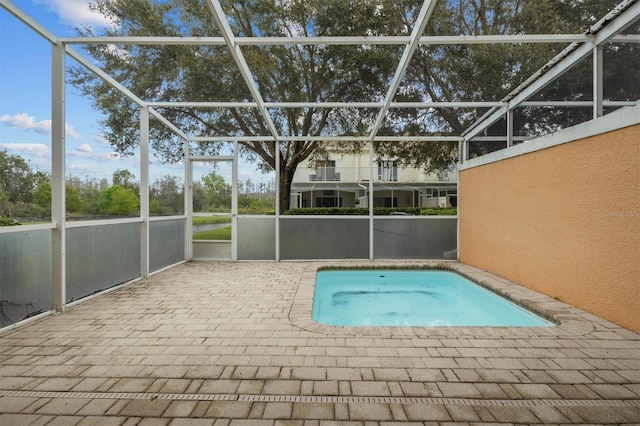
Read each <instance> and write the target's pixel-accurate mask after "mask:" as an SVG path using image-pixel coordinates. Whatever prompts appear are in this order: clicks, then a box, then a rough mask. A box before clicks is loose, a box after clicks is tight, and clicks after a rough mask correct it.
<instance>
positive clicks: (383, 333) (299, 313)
mask: <svg viewBox="0 0 640 426" xmlns="http://www.w3.org/2000/svg"><path fill="white" fill-rule="evenodd" d="M345 269H408V270H442V271H449V272H454V273H457V274H459V275H461V276H463V277H464V278H466V279H468V280H470V281H472V282H474V283H476V284H478V285H480V286H482V287H483V288H485V289H487V290H489V291H491V292H493V293H495V294H497V295H499V296H501V297H504V298H505V299H507V300H509V301H510V302H512V303H515V304H517V305H519V306H521V307H523V308H526V309H529V310H531V311H532V312H534V313H536V314H537V315H540V316H542V317H543V318H545V319H546V320H548V321H551V322H553V323H554V324H555V326H550V327H496V326H492V327H468V326H440V327H427V326H417V327H409V326H407V327H395V326H376V327H373V326H365V327H363V326H333V325H326V324H322V323H318V322H316V321H314V320H313V319H312V309H313V297H314V294H315V281H316V274H317V272H319V271H322V270H345ZM587 315H588V314H587V313H586V312H584V311H581V310H580V309H578V308H575V307H573V306H571V305H568V304H566V303H564V302H561V301H558V300H556V299H553V298H551V297H549V296H546V295H544V294H541V293H538V292H536V291H534V290H530V289H528V288H525V287H523V286H521V285H519V284H517V283H514V282H512V281H509V280H506V279H504V278H501V277H499V276H496V275H494V274H491V273H488V272H486V271H483V270H481V269H478V268H475V267H472V266H469V265H466V264H462V263H459V262H450V261H447V262H441V261H412V262H406V261H397V262H394V261H374V262H344V263H343V262H339V263H337V264H336V263H333V262H313V263H310V264H309V265H308V266H307V267H305V269H304V272H303V273H302V274H301V276H300V279H299V282H298V289H297V291H296V294H295V297H294V300H293V304H292V307H291V310H290V312H289V320H290V321H291V322H292V323H293V324H294V325H295V326H297V327H299V328H302V329H304V330H307V331H311V332H314V333H320V334H325V335H334V336H380V337H411V336H415V337H418V336H420V337H424V336H447V337H464V336H474V337H478V336H486V337H512V338H521V337H547V338H549V337H551V338H552V337H554V336H576V335H584V334H587V333H589V332H592V331H593V330H594V325H593V323H592V322H591V321H589V319H588V318H587Z"/></svg>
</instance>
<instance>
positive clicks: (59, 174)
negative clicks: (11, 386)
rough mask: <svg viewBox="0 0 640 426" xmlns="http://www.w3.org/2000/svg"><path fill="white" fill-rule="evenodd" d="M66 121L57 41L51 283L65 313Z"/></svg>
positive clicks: (60, 51) (61, 50)
mask: <svg viewBox="0 0 640 426" xmlns="http://www.w3.org/2000/svg"><path fill="white" fill-rule="evenodd" d="M65 120H66V119H65V49H64V45H63V44H62V43H58V44H54V45H53V60H52V70H51V221H52V222H53V225H54V228H53V231H52V235H51V245H52V247H51V283H52V286H53V288H52V305H53V306H52V307H53V309H54V310H55V311H57V312H64V311H65V308H66V302H67V300H66V299H67V274H66V262H67V259H66V257H67V247H66V246H67V238H66V205H65V191H66V189H65V145H66V144H65V137H66V135H65ZM78 261H79V260H78Z"/></svg>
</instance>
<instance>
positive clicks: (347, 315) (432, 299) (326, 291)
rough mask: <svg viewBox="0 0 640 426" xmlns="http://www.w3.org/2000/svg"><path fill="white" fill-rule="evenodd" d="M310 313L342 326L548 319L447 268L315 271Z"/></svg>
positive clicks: (517, 323)
mask: <svg viewBox="0 0 640 426" xmlns="http://www.w3.org/2000/svg"><path fill="white" fill-rule="evenodd" d="M313 319H314V320H315V321H317V322H320V323H323V324H328V325H345V326H503V327H505V326H508V327H549V326H553V325H554V324H553V323H551V322H549V321H546V320H544V319H542V318H540V317H538V316H537V315H535V314H533V313H531V312H529V311H527V310H525V309H523V308H521V307H519V306H517V305H515V304H513V303H511V302H509V301H508V300H506V299H504V298H502V297H500V296H498V295H496V294H494V293H492V292H490V291H488V290H486V289H484V288H482V287H480V286H478V285H476V284H475V283H473V282H471V281H469V280H467V279H465V278H463V277H462V276H460V275H458V274H456V273H454V272H447V271H431V270H421V271H420V270H419V271H416V270H339V271H320V272H318V274H317V279H316V291H315V297H314V301H313Z"/></svg>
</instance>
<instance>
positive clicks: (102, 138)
mask: <svg viewBox="0 0 640 426" xmlns="http://www.w3.org/2000/svg"><path fill="white" fill-rule="evenodd" d="M93 139H94V140H95V141H96V142H100V143H102V144H105V145H109V141H108V140H107V138H106V137H105V136H104V135H102V134H100V135H95V136H94V138H93Z"/></svg>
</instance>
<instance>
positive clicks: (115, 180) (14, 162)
mask: <svg viewBox="0 0 640 426" xmlns="http://www.w3.org/2000/svg"><path fill="white" fill-rule="evenodd" d="M238 193H239V194H238V205H239V209H240V211H241V212H244V213H261V212H265V211H269V210H273V209H274V208H275V182H271V183H264V182H260V183H254V182H252V181H251V179H246V180H245V181H244V182H239V183H238ZM51 198H52V191H51V182H50V176H49V174H48V173H46V172H43V171H41V170H36V171H34V170H32V169H31V167H30V165H29V163H28V162H27V161H26V160H25V159H24V158H22V157H20V156H19V155H15V154H10V153H8V152H7V151H6V150H0V226H1V225H14V224H18V223H20V222H25V221H41V220H45V219H48V218H49V217H50V216H51ZM65 204H66V211H67V215H68V216H67V217H68V218H69V219H74V218H76V219H80V218H85V217H86V218H91V217H101V216H137V215H139V214H140V184H139V182H138V181H137V180H136V176H135V175H134V174H133V173H132V172H131V171H129V170H126V169H119V170H116V171H115V172H114V173H113V176H112V179H111V182H109V180H108V179H105V178H102V179H96V178H89V177H87V178H85V179H82V178H80V177H78V176H68V177H67V178H66V191H65ZM193 208H194V211H197V212H207V211H229V210H230V208H231V185H230V184H228V183H227V182H225V180H224V178H223V177H221V176H219V175H218V174H216V172H215V171H212V172H211V173H209V174H207V175H205V176H203V177H202V178H201V180H200V181H197V182H194V184H193ZM149 210H150V213H151V214H152V215H173V214H183V213H184V186H183V184H182V180H181V179H180V178H179V177H177V176H170V175H166V176H163V177H162V178H159V179H156V180H155V181H153V183H151V184H150V185H149Z"/></svg>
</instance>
